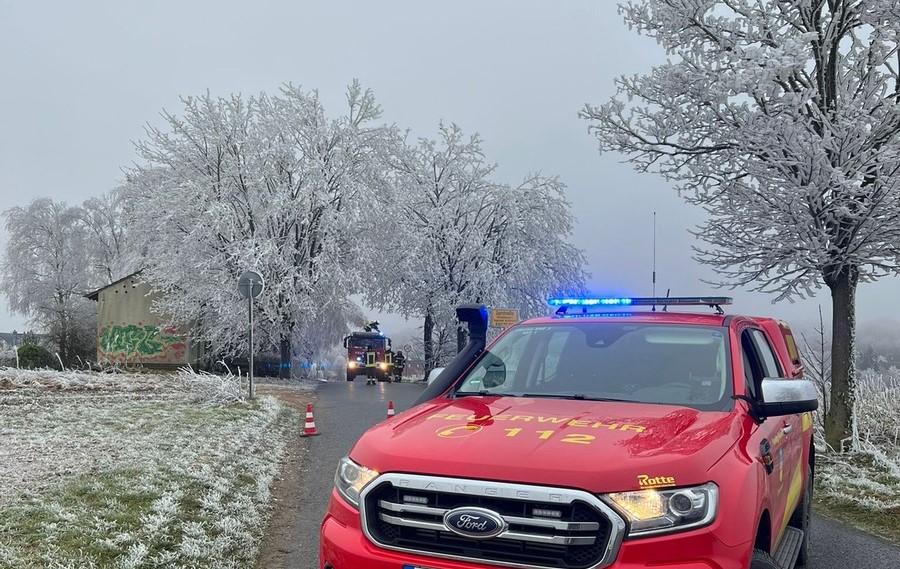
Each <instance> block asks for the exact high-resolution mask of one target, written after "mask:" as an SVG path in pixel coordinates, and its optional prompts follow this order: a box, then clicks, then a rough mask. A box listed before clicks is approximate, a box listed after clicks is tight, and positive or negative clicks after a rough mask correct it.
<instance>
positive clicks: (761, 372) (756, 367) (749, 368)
mask: <svg viewBox="0 0 900 569" xmlns="http://www.w3.org/2000/svg"><path fill="white" fill-rule="evenodd" d="M741 358H742V360H743V364H744V365H743V367H744V388H745V390H746V391H747V394H748V395H749V396H750V397H756V395H757V393H758V391H759V390H758V388H757V386H758V385H759V382H760V381H762V379H763V377H764V376H765V368H764V367H763V365H762V362H761V361H760V360H761V358H760V357H759V354H758V353H757V350H756V344H755V343H754V342H753V338H752V337H751V335H750V331H749V330H745V331H744V332H743V333H742V334H741Z"/></svg>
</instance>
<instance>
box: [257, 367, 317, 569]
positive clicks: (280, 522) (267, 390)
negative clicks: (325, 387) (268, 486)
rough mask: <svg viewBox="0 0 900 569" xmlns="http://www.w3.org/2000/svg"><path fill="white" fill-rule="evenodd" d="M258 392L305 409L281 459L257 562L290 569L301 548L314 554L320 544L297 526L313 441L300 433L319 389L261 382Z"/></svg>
mask: <svg viewBox="0 0 900 569" xmlns="http://www.w3.org/2000/svg"><path fill="white" fill-rule="evenodd" d="M257 393H258V394H260V395H272V396H274V397H277V398H278V399H279V400H280V401H281V402H283V403H284V404H285V405H289V406H290V407H293V408H294V409H296V410H297V411H298V412H299V413H301V415H300V417H301V420H300V423H299V429H298V431H297V436H296V437H294V439H293V440H292V441H291V442H290V444H289V445H288V447H287V449H286V450H285V454H284V457H283V458H282V461H281V474H280V475H279V477H278V478H277V479H276V480H275V484H274V486H273V488H272V507H273V508H274V510H273V511H272V516H271V518H270V519H269V526H268V528H267V530H266V534H265V536H264V537H263V541H262V544H261V546H260V553H259V558H258V560H257V562H256V566H257V568H258V569H287V568H288V567H289V565H288V563H289V560H290V559H291V558H292V557H296V556H297V555H298V553H299V552H301V551H302V552H303V553H308V554H309V555H310V556H313V557H314V556H316V555H317V554H318V551H317V547H318V544H315V543H304V541H303V538H304V537H305V536H303V535H300V532H299V531H298V526H297V518H298V517H299V516H301V515H303V510H304V506H305V505H304V504H303V503H302V500H301V496H302V492H301V488H302V483H303V471H304V470H305V468H306V454H307V443H308V442H309V440H308V439H304V438H302V437H301V436H300V433H301V432H302V429H303V417H304V416H305V413H306V404H307V403H314V402H315V393H314V392H312V391H309V390H308V389H303V388H301V387H299V386H296V385H290V384H287V385H269V384H260V385H259V386H258V387H257Z"/></svg>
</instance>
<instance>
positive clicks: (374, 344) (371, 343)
mask: <svg viewBox="0 0 900 569" xmlns="http://www.w3.org/2000/svg"><path fill="white" fill-rule="evenodd" d="M349 347H351V348H356V349H363V350H380V349H382V348H384V339H383V338H351V339H350V346H349Z"/></svg>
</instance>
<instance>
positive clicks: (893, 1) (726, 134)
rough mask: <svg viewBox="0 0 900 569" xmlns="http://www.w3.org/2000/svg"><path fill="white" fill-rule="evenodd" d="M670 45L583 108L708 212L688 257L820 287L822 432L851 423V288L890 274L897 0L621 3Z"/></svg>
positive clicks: (611, 145)
mask: <svg viewBox="0 0 900 569" xmlns="http://www.w3.org/2000/svg"><path fill="white" fill-rule="evenodd" d="M621 12H622V14H623V15H624V17H625V21H626V23H627V24H628V25H629V26H630V27H632V28H633V29H636V30H637V31H638V32H640V33H642V34H645V35H648V36H650V37H652V38H655V39H656V40H657V41H658V42H659V43H660V44H661V45H662V46H663V47H665V49H666V50H667V51H668V53H669V54H670V56H671V59H670V61H669V62H668V63H666V64H664V65H660V66H658V67H655V68H653V70H652V71H651V72H650V73H648V74H646V75H635V76H627V77H621V78H619V79H618V81H617V83H618V87H619V94H618V95H617V96H616V97H614V98H613V99H612V100H610V101H609V102H607V103H606V104H603V105H600V106H591V105H587V106H586V107H585V108H584V109H583V110H582V116H583V117H584V118H586V119H588V120H589V121H590V122H591V127H590V129H591V131H592V132H593V133H594V134H595V135H596V137H597V139H598V140H599V142H600V148H601V150H602V151H615V152H620V153H623V154H625V155H626V156H627V157H628V159H629V160H630V161H631V162H632V163H633V164H634V165H635V167H636V168H637V169H638V170H639V171H654V172H658V173H661V174H662V175H663V176H664V177H666V178H667V179H668V180H671V181H673V182H675V183H676V184H677V187H678V189H679V190H680V192H681V194H682V195H683V196H684V197H685V199H686V200H687V201H688V202H689V203H692V204H695V205H698V206H700V207H701V208H703V209H704V210H705V211H706V213H707V214H708V220H707V221H706V222H705V223H704V224H702V225H701V226H700V227H699V228H698V230H697V235H698V236H699V237H700V238H701V239H702V240H703V241H705V242H706V244H707V245H706V246H701V247H698V248H697V259H698V260H699V261H701V262H703V263H706V264H709V265H711V266H712V267H713V268H714V269H715V270H716V271H718V273H719V275H720V277H721V282H720V284H725V285H732V286H746V287H748V288H751V289H753V290H757V291H762V292H768V293H774V294H775V295H776V299H777V300H781V299H792V298H795V297H803V296H806V295H811V294H813V293H814V292H815V290H816V289H818V288H820V287H821V286H822V284H823V283H824V284H825V285H827V286H828V288H829V289H830V291H831V295H832V306H833V310H832V314H833V325H832V330H833V333H834V338H833V342H832V365H831V370H832V374H833V376H834V381H833V382H832V393H831V404H830V408H829V416H828V417H827V418H826V422H827V431H828V439H829V443H830V444H831V445H832V446H833V447H835V448H838V447H839V446H840V445H841V441H843V440H846V439H847V438H848V437H849V436H850V430H851V424H852V408H853V385H854V377H855V370H854V368H853V362H854V331H855V293H856V287H857V284H858V283H859V282H865V281H871V280H874V279H877V278H879V277H881V276H885V275H889V274H898V273H900V74H898V73H900V4H898V2H897V0H854V1H850V0H829V1H828V2H824V1H822V0H634V1H631V2H626V3H624V4H623V5H622V6H621Z"/></svg>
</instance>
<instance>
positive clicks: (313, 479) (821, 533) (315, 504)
mask: <svg viewBox="0 0 900 569" xmlns="http://www.w3.org/2000/svg"><path fill="white" fill-rule="evenodd" d="M421 390H422V386H421V385H415V384H388V383H380V384H378V385H377V386H374V387H373V386H367V385H365V381H364V380H363V379H362V378H360V379H358V380H357V381H356V382H353V383H346V382H341V383H326V384H322V385H321V387H320V388H319V391H318V403H317V404H316V408H315V411H316V426H317V427H318V428H319V430H320V431H321V433H322V434H321V435H320V436H318V437H315V438H312V439H310V441H309V453H308V455H307V457H308V459H309V461H310V462H309V464H308V469H307V471H306V472H305V474H304V488H303V493H302V494H301V499H302V503H303V504H306V505H307V507H306V508H304V511H305V512H308V514H309V515H304V516H303V517H302V519H299V520H297V523H298V524H299V528H298V529H299V532H298V535H302V536H305V538H304V539H303V540H302V542H303V544H304V545H307V544H308V547H300V548H298V549H297V550H296V558H295V559H292V560H290V565H288V566H289V567H296V568H298V569H318V560H317V557H318V554H317V553H316V554H313V555H311V552H312V551H316V552H317V551H318V542H319V524H320V522H321V520H322V517H323V516H324V515H325V508H326V507H327V504H328V497H329V496H330V494H331V488H332V484H333V478H334V470H335V467H336V465H337V462H338V460H339V459H340V458H341V457H343V456H344V455H346V454H347V452H348V451H349V450H350V447H351V446H353V443H354V442H355V441H356V439H357V438H359V436H360V435H361V434H362V433H363V432H364V431H365V430H366V429H368V428H369V427H370V426H372V425H374V424H375V423H377V422H378V421H381V420H383V419H384V418H385V413H386V410H387V402H388V401H389V400H392V401H394V405H395V406H396V408H397V411H398V412H399V411H400V410H402V409H405V408H407V407H409V406H411V405H412V403H413V402H414V401H415V399H416V398H417V397H418V395H419V393H421ZM898 523H900V522H898ZM813 524H814V525H813V551H814V555H813V563H812V564H811V565H810V567H809V569H847V568H848V567H852V569H900V548H898V547H895V546H893V545H891V544H889V543H887V542H886V541H884V540H881V539H879V538H876V537H872V536H870V535H867V534H865V533H862V532H859V531H857V530H855V529H852V528H848V527H846V526H844V525H842V524H840V523H838V522H835V521H832V520H828V519H825V518H821V517H816V518H815V519H814V520H813Z"/></svg>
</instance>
